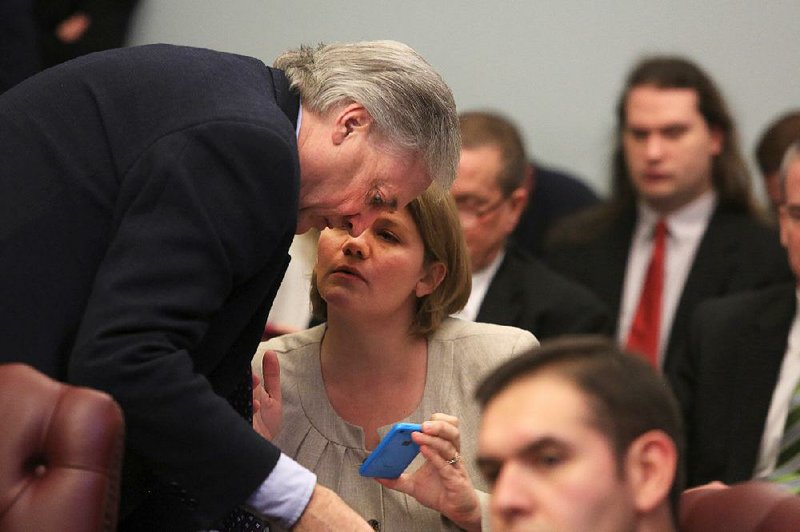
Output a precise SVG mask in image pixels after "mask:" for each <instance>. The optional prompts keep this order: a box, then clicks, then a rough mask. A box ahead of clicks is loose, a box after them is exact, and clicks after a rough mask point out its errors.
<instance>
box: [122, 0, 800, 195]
mask: <svg viewBox="0 0 800 532" xmlns="http://www.w3.org/2000/svg"><path fill="white" fill-rule="evenodd" d="M387 38H388V39H396V40H400V41H404V42H406V43H408V44H409V45H411V46H412V47H414V48H415V49H416V50H417V51H419V52H420V53H421V54H422V55H423V56H424V57H425V58H426V59H427V60H428V61H429V62H430V63H431V64H433V65H434V66H435V67H436V68H437V69H438V70H439V72H440V73H441V74H442V76H443V77H444V78H445V80H446V81H447V82H448V83H449V84H450V86H451V88H452V89H453V92H454V94H455V97H456V103H457V105H458V106H459V109H460V110H469V109H476V108H491V109H494V110H498V111H501V112H503V113H505V114H507V115H509V116H511V117H512V118H513V119H514V120H515V121H516V122H517V123H518V125H519V126H520V128H521V129H522V131H523V132H524V134H525V137H526V141H527V144H528V148H529V150H530V152H531V153H532V154H533V155H534V156H535V157H537V158H539V159H541V160H542V161H544V162H546V163H550V164H552V165H555V166H558V167H561V168H564V169H567V170H571V171H573V172H575V173H578V174H579V175H581V176H582V177H584V178H585V179H586V180H587V181H588V182H589V183H590V184H591V185H592V186H593V187H594V188H595V189H596V190H597V191H598V192H600V193H605V192H607V189H608V186H607V185H608V159H609V151H610V145H611V139H612V134H613V132H612V128H613V107H614V104H615V100H616V98H617V93H618V91H619V90H620V87H621V84H622V81H623V78H624V76H625V73H626V72H627V70H628V69H629V68H630V66H631V65H632V64H633V62H634V61H636V60H637V59H638V58H639V57H640V56H642V55H643V54H648V53H678V54H682V55H687V56H689V57H691V58H693V59H694V60H695V61H697V62H698V63H699V64H700V65H701V66H703V67H704V68H705V69H706V70H707V71H708V72H709V73H710V74H711V75H712V77H714V78H715V79H716V81H717V82H718V83H719V85H720V87H721V89H722V91H723V93H724V95H725V96H726V97H727V100H728V103H729V105H730V107H731V108H732V110H733V113H734V116H735V117H736V119H737V122H738V125H739V128H740V134H741V140H742V144H743V147H744V148H745V152H746V155H747V156H748V158H749V159H750V160H752V151H753V144H754V142H755V139H756V138H757V136H758V135H759V134H760V132H761V131H762V128H763V127H764V125H765V124H766V123H767V122H768V121H770V120H772V119H773V118H774V117H776V116H777V115H778V114H780V113H782V112H784V111H785V110H788V109H790V108H800V0H761V1H758V0H752V1H746V0H705V1H702V2H700V1H689V0H673V1H669V2H662V1H659V2H654V1H651V2H645V1H637V0H617V1H608V0H606V1H594V2H591V1H589V0H529V1H526V0H483V1H480V2H479V1H472V0H400V1H398V0H346V1H345V0H338V1H337V0H327V1H326V0H284V1H274V0H273V1H270V0H224V1H221V0H214V1H212V0H143V1H142V2H141V4H140V8H139V10H138V13H137V17H136V19H135V22H134V26H133V29H132V34H131V44H144V43H152V42H169V43H176V44H187V45H194V46H203V47H208V48H214V49H217V50H224V51H231V52H237V53H242V54H247V55H252V56H255V57H258V58H260V59H262V60H263V61H264V62H265V63H267V64H271V62H272V59H273V58H274V57H275V56H276V55H277V54H278V53H279V52H280V51H282V50H284V49H287V48H294V47H296V46H298V45H299V44H316V43H318V42H332V41H352V40H363V39H387ZM757 191H758V193H759V194H761V190H760V187H759V188H758V189H757Z"/></svg>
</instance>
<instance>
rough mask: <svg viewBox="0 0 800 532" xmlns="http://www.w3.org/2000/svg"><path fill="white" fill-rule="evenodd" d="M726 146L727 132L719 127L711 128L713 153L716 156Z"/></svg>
mask: <svg viewBox="0 0 800 532" xmlns="http://www.w3.org/2000/svg"><path fill="white" fill-rule="evenodd" d="M724 147H725V133H724V132H723V131H722V130H721V129H720V128H718V127H712V128H711V155H712V156H714V157H716V156H717V155H719V154H720V153H722V149H723V148H724Z"/></svg>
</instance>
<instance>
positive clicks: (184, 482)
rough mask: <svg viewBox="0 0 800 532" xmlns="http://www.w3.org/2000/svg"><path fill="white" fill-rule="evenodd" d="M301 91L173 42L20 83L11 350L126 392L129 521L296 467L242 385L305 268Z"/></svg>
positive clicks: (218, 504) (203, 506) (2, 227)
mask: <svg viewBox="0 0 800 532" xmlns="http://www.w3.org/2000/svg"><path fill="white" fill-rule="evenodd" d="M298 106H299V102H298V98H297V97H296V96H293V95H292V94H290V92H289V88H288V83H287V81H286V79H285V76H284V75H283V73H281V72H279V71H275V70H272V69H270V68H267V67H266V66H264V64H263V63H261V62H260V61H258V60H257V59H253V58H249V57H242V56H236V55H232V54H225V53H219V52H213V51H210V50H202V49H192V48H185V47H176V46H168V45H153V46H143V47H134V48H126V49H119V50H112V51H109V52H100V53H97V54H90V55H87V56H84V57H81V58H79V59H76V60H74V61H71V62H68V63H65V64H62V65H59V66H57V67H54V68H52V69H49V70H47V71H45V72H43V73H41V74H39V75H37V76H34V77H32V78H30V79H28V80H26V81H25V82H23V83H21V84H19V85H17V86H16V87H14V88H13V89H12V90H10V91H8V92H6V93H5V94H3V95H2V96H1V97H0V173H1V174H2V179H0V301H2V304H0V345H2V346H3V349H2V350H1V351H0V362H2V361H24V362H28V363H30V364H31V365H33V366H35V367H37V368H39V369H40V370H42V371H44V372H45V373H47V374H49V375H51V376H54V377H56V378H58V379H61V380H65V381H68V382H71V383H74V384H79V385H86V386H90V387H93V388H98V389H101V390H104V391H107V392H109V393H110V394H111V395H113V396H114V398H115V399H116V400H117V401H118V402H119V403H120V404H121V406H122V408H123V411H124V413H125V421H126V428H127V438H126V453H127V454H126V463H125V466H126V469H125V474H124V478H123V485H124V486H123V498H122V514H123V515H122V521H121V528H125V527H126V526H129V527H130V528H132V529H133V528H135V527H136V525H135V519H136V518H135V517H130V519H131V520H132V521H126V515H127V514H128V513H129V512H130V511H132V510H133V509H134V508H135V507H137V505H139V507H140V510H141V508H142V505H145V506H144V507H145V508H149V509H146V510H141V511H137V513H138V514H139V515H145V514H148V512H149V515H151V516H155V517H154V520H155V522H160V523H161V524H162V525H163V529H170V530H175V529H192V528H193V529H197V528H199V527H200V526H206V525H209V524H210V523H211V522H212V521H214V520H215V519H217V518H219V517H220V516H222V515H223V514H225V512H226V511H228V510H230V509H232V508H233V507H235V506H236V505H237V504H239V503H242V502H243V501H244V500H245V499H246V498H247V497H248V496H249V495H250V494H251V493H252V492H253V491H254V489H255V488H256V487H257V486H258V485H259V484H260V483H261V482H262V481H263V480H264V479H265V478H266V477H267V475H268V474H269V473H270V471H271V470H272V468H273V467H274V465H275V463H276V462H277V459H278V457H279V451H278V450H277V448H275V447H274V446H273V445H271V444H269V443H268V442H266V441H264V440H263V439H262V438H261V437H260V436H259V435H257V434H256V433H255V432H254V431H253V430H252V428H251V427H250V425H249V423H248V422H247V421H246V420H245V419H243V418H242V417H241V416H240V415H237V413H236V412H235V411H234V409H233V408H231V405H230V404H229V403H228V401H226V399H225V398H226V397H229V396H230V395H231V394H232V393H233V392H234V389H235V388H236V386H237V385H240V384H241V383H242V380H243V379H245V380H246V379H247V375H249V367H250V359H251V357H252V354H253V353H254V352H255V349H256V346H257V343H258V341H259V338H260V336H261V331H262V330H263V327H264V322H265V321H266V316H267V312H268V310H269V307H270V305H271V304H272V298H273V297H274V294H275V291H276V290H277V286H278V283H279V281H280V279H281V277H282V275H283V272H284V270H285V268H286V264H287V263H288V255H287V250H288V247H289V244H290V242H291V239H292V235H293V233H294V229H295V226H296V216H297V197H298V193H299V163H298V158H297V147H296V137H295V126H294V124H293V121H296V117H297V110H298ZM156 485H158V486H162V487H163V489H161V488H158V489H157V488H155V487H154V486H156ZM162 494H163V497H162ZM147 497H149V498H148V500H147V501H145V500H144V499H145V498H147ZM177 501H182V502H177ZM173 503H174V504H173ZM148 504H149V505H150V506H149V507H148V506H147V505H148Z"/></svg>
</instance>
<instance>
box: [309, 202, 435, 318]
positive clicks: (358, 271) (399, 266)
mask: <svg viewBox="0 0 800 532" xmlns="http://www.w3.org/2000/svg"><path fill="white" fill-rule="evenodd" d="M424 255H425V249H424V245H423V242H422V237H421V236H420V234H419V231H418V230H417V226H416V224H415V223H414V220H413V218H412V217H411V214H410V213H409V211H408V210H407V209H401V210H397V211H395V212H384V213H381V214H380V215H379V216H378V219H377V220H375V222H374V223H373V224H372V225H371V226H370V227H369V228H368V229H367V230H366V231H364V232H363V233H361V235H359V236H356V237H354V236H350V235H349V234H348V233H347V231H345V230H344V229H325V230H324V231H322V234H321V235H320V238H319V248H318V254H317V266H316V269H315V275H316V281H317V288H318V289H319V293H320V295H321V296H322V298H323V299H324V300H325V301H326V302H327V303H328V314H329V316H330V314H331V313H332V312H351V313H352V312H355V313H359V314H363V315H364V316H365V317H367V318H370V317H383V316H393V315H395V314H396V313H397V312H406V313H407V315H408V316H411V315H412V314H413V312H414V309H415V305H416V299H417V298H420V297H423V296H425V295H427V294H430V293H431V292H432V291H433V289H434V288H435V287H436V285H438V283H439V282H440V281H441V279H442V277H443V276H444V273H443V271H444V266H443V265H442V264H441V263H435V264H432V265H428V266H426V265H425V263H424Z"/></svg>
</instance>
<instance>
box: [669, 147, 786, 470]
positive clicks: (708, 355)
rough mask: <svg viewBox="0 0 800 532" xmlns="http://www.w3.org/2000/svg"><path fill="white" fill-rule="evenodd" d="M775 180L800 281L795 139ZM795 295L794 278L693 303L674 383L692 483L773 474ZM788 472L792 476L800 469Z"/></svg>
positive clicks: (783, 233) (779, 440) (781, 426)
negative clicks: (684, 344) (686, 444)
mask: <svg viewBox="0 0 800 532" xmlns="http://www.w3.org/2000/svg"><path fill="white" fill-rule="evenodd" d="M779 182H780V183H781V186H780V188H779V190H781V191H782V194H781V196H782V198H783V203H782V205H781V207H780V209H779V215H780V218H779V222H780V228H781V241H782V243H783V245H784V246H785V247H786V249H787V251H788V255H789V264H790V266H791V268H792V270H793V271H794V274H795V277H796V278H797V279H800V140H799V141H798V142H796V143H795V144H794V145H793V147H792V148H790V151H789V153H788V154H787V158H786V159H785V163H784V165H783V166H782V167H781V170H780V178H779ZM797 297H798V296H797V287H796V284H795V283H791V284H781V285H776V286H772V287H768V288H764V289H761V290H758V291H752V292H744V293H741V294H734V295H730V296H727V297H724V298H719V299H712V300H709V301H706V302H704V303H703V304H702V305H700V306H698V308H697V311H696V312H695V314H694V316H693V319H692V324H691V329H690V331H689V339H688V341H687V346H686V349H684V350H682V351H681V352H680V353H679V355H678V361H677V365H678V370H677V377H676V382H675V391H676V393H677V395H678V398H679V400H680V402H681V405H682V408H683V411H684V416H685V418H686V427H687V436H688V479H689V483H690V485H696V484H702V483H706V482H709V481H711V480H722V481H724V482H728V483H732V482H739V481H743V480H748V479H750V478H770V477H772V476H774V471H775V469H776V466H777V465H779V464H778V461H779V460H778V457H779V456H780V452H779V451H780V450H781V444H782V439H783V436H784V434H785V433H786V432H787V431H786V430H785V429H786V428H788V427H785V422H786V419H787V414H788V412H789V409H790V406H789V405H790V403H791V401H792V396H793V395H794V394H795V392H796V390H797V387H798V383H799V382H800V321H798V317H797V301H798V299H797ZM794 428H795V429H796V428H797V427H794ZM793 472H794V478H795V480H796V479H797V478H798V473H800V467H798V468H795V469H793Z"/></svg>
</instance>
